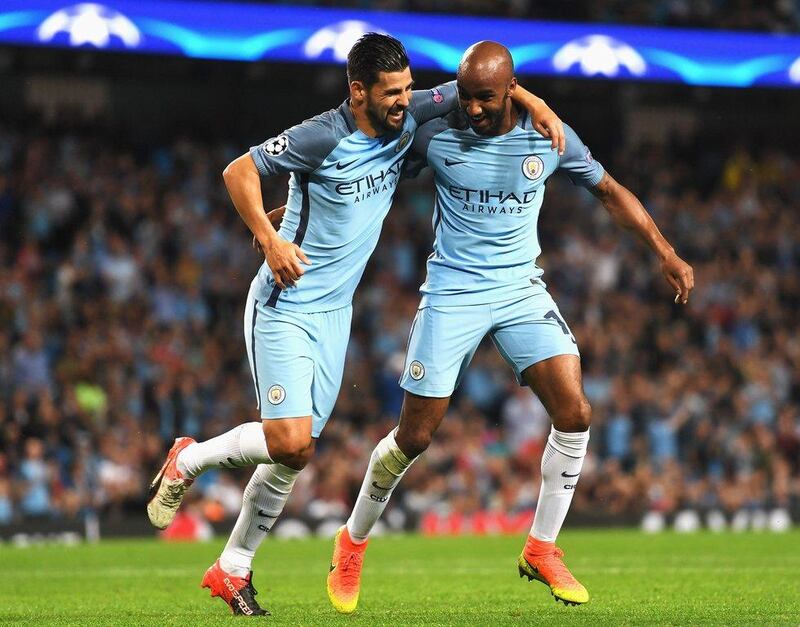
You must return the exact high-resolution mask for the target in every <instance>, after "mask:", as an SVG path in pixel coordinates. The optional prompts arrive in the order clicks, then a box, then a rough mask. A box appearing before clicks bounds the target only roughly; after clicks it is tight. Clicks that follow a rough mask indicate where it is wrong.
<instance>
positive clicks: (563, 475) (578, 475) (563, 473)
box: [561, 470, 581, 477]
mask: <svg viewBox="0 0 800 627" xmlns="http://www.w3.org/2000/svg"><path fill="white" fill-rule="evenodd" d="M561 476H562V477H580V476H581V473H576V474H574V475H570V474H567V471H566V470H565V471H564V472H562V473H561Z"/></svg>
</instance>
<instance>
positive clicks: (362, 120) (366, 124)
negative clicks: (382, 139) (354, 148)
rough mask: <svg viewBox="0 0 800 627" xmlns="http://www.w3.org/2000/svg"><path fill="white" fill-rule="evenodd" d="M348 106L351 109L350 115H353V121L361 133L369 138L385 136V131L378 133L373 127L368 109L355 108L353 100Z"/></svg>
mask: <svg viewBox="0 0 800 627" xmlns="http://www.w3.org/2000/svg"><path fill="white" fill-rule="evenodd" d="M348 106H349V107H350V113H352V114H353V119H354V120H355V122H356V127H357V128H358V130H359V131H361V132H362V133H364V135H366V136H367V137H378V136H379V135H383V131H378V130H376V129H375V127H374V126H372V122H370V119H369V116H368V115H367V110H366V107H356V106H353V101H352V100H351V101H350V102H349V103H348Z"/></svg>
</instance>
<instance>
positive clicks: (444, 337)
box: [400, 305, 491, 398]
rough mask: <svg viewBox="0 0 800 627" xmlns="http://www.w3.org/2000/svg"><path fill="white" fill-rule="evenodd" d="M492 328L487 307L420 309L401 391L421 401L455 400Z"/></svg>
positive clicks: (404, 369) (411, 334)
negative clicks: (466, 374) (460, 384)
mask: <svg viewBox="0 0 800 627" xmlns="http://www.w3.org/2000/svg"><path fill="white" fill-rule="evenodd" d="M490 328H491V315H490V313H489V309H488V307H487V306H485V305H471V306H454V307H432V306H431V307H423V308H421V309H419V310H418V311H417V315H416V317H415V318H414V322H413V323H412V326H411V332H410V334H409V340H408V351H407V352H406V361H405V367H404V368H403V374H402V375H401V377H400V387H402V388H403V389H404V390H405V391H406V392H410V393H412V394H415V395H417V396H421V397H430V398H443V397H449V396H451V395H452V393H453V390H454V389H455V388H456V386H457V384H458V382H459V380H460V378H461V375H462V374H463V372H464V370H466V368H467V366H468V365H469V362H470V360H471V359H472V356H473V355H474V354H475V351H476V350H477V348H478V346H479V345H480V342H481V340H482V339H483V337H484V336H485V335H486V333H488V331H489V329H490Z"/></svg>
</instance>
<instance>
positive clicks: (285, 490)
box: [264, 464, 300, 494]
mask: <svg viewBox="0 0 800 627" xmlns="http://www.w3.org/2000/svg"><path fill="white" fill-rule="evenodd" d="M268 468H269V475H268V476H267V477H266V479H265V480H264V483H265V484H267V485H268V486H269V487H270V488H272V489H273V490H274V491H275V492H278V493H280V494H289V492H291V491H292V487H293V486H294V481H295V479H297V475H299V474H300V471H299V470H296V469H295V468H289V467H288V466H284V465H283V464H272V465H270V466H269V467H268Z"/></svg>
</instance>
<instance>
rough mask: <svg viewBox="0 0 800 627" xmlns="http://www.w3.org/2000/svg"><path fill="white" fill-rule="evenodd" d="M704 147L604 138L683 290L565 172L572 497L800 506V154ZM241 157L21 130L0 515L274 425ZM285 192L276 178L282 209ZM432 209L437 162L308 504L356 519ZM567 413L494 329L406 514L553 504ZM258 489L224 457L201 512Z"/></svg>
mask: <svg viewBox="0 0 800 627" xmlns="http://www.w3.org/2000/svg"><path fill="white" fill-rule="evenodd" d="M579 4H580V3H579ZM606 4H607V5H608V6H613V5H614V3H606ZM626 4H627V3H626ZM630 4H634V5H637V4H642V3H630ZM665 4H676V3H665ZM736 4H737V5H739V4H742V5H746V4H747V3H736ZM696 141H697V144H696V145H692V144H691V143H690V144H682V145H675V146H671V147H669V148H668V149H664V148H663V147H656V146H652V145H647V144H643V145H640V146H638V147H636V148H634V149H630V150H623V149H620V150H619V151H618V152H617V153H616V154H614V155H613V158H611V157H605V156H604V155H603V154H596V156H597V158H598V159H600V160H601V162H603V163H604V164H605V165H606V166H607V167H608V168H609V170H610V171H611V172H612V173H613V174H615V176H616V177H617V178H618V179H619V180H620V181H622V182H624V183H625V184H627V185H628V186H629V187H630V188H631V189H632V190H634V191H635V192H636V193H637V194H639V195H640V197H641V198H642V200H643V202H644V203H645V205H646V206H647V207H648V209H649V211H650V212H651V213H652V215H653V216H654V218H655V219H656V221H657V223H658V224H659V225H661V226H662V227H663V230H664V232H665V234H667V236H668V237H669V238H670V239H671V241H672V242H673V243H674V244H675V246H676V248H677V249H678V250H679V252H680V253H681V254H682V255H683V256H684V257H685V258H686V259H687V260H688V261H689V262H690V263H692V264H693V266H694V269H695V276H696V281H697V290H696V293H695V294H694V295H693V297H692V299H691V302H690V304H689V305H688V306H687V307H680V306H677V305H674V304H673V302H672V294H671V293H670V289H669V288H668V287H667V285H666V283H665V282H664V280H663V278H662V277H661V276H660V275H659V270H658V264H657V262H656V261H655V260H654V258H653V257H652V255H651V254H650V253H649V251H648V250H646V249H644V248H643V247H642V246H641V245H640V244H639V243H638V242H636V241H633V239H632V238H631V237H630V236H629V235H627V234H625V233H623V232H622V231H620V230H619V229H617V228H616V227H614V225H613V224H611V223H610V221H609V219H608V217H607V214H606V213H605V211H604V210H603V209H602V207H601V206H600V205H599V204H598V202H597V201H596V200H595V199H594V198H593V197H592V196H591V195H589V194H588V193H586V192H585V191H583V190H581V189H579V188H577V187H574V186H572V185H571V183H569V181H568V179H566V178H565V177H563V178H562V177H561V176H556V177H554V178H553V179H552V180H551V182H550V183H549V185H548V192H547V195H546V197H545V201H544V207H543V210H542V218H541V221H540V235H541V242H542V248H543V250H544V254H543V255H542V257H541V258H540V265H541V266H542V267H543V268H544V269H545V276H544V279H545V281H546V282H547V283H548V285H549V287H550V289H551V291H552V293H553V295H554V297H555V299H556V301H557V302H558V303H559V305H560V308H561V311H562V313H563V314H564V316H565V317H566V319H567V321H568V323H569V324H570V326H571V328H572V331H573V332H574V334H575V336H576V337H577V339H578V344H579V347H580V349H581V351H582V359H583V366H584V377H585V381H584V383H585V388H586V392H587V395H588V396H589V398H590V401H591V402H592V405H593V407H594V423H593V426H592V438H591V444H590V454H589V456H588V458H587V461H586V465H585V467H584V472H583V474H582V476H581V481H580V484H579V486H578V490H577V492H576V495H575V501H574V505H573V510H574V511H575V513H576V514H578V513H581V512H583V513H587V514H597V513H601V514H603V515H608V516H610V517H613V516H618V517H625V516H627V517H631V516H637V517H641V516H643V515H644V514H645V513H647V512H659V513H662V514H665V515H673V514H675V513H676V512H679V511H681V510H685V509H687V508H689V509H693V510H696V511H698V512H701V513H705V512H710V511H718V512H721V513H722V514H723V515H724V516H726V517H727V518H728V519H732V518H733V517H734V516H735V515H736V514H737V513H739V512H761V511H770V510H772V509H774V508H783V509H785V510H788V511H791V512H792V513H793V515H794V517H795V520H798V513H800V315H798V311H800V222H798V220H797V216H796V209H795V208H796V207H797V206H800V160H798V159H797V155H794V156H791V155H789V154H787V153H784V152H780V151H777V150H770V149H769V148H768V147H767V146H761V147H759V151H758V152H757V153H756V152H753V151H749V150H747V149H745V148H743V147H741V146H735V145H733V146H731V147H728V146H726V147H724V148H723V147H720V148H718V149H715V148H714V146H713V145H708V144H705V143H702V142H701V141H700V138H697V140H696ZM700 145H702V150H699V149H698V146H700ZM242 148H243V147H242V146H236V145H223V144H218V145H217V144H215V145H209V144H207V143H203V142H202V141H200V140H198V139H180V140H177V141H175V142H173V143H170V144H169V145H162V146H142V145H134V144H130V145H128V144H126V143H125V142H124V141H123V140H122V139H120V138H119V137H111V136H109V135H106V134H104V133H101V132H99V131H97V130H90V129H87V128H82V129H65V128H56V129H52V128H46V127H44V126H34V127H32V128H28V129H24V130H21V129H20V128H19V127H17V128H8V127H6V128H3V127H1V126H0V425H2V429H0V525H3V524H9V523H13V522H19V521H21V520H27V519H29V518H58V517H62V518H69V517H73V516H76V515H79V514H81V513H82V512H84V511H87V510H97V511H100V512H103V513H104V514H105V515H108V516H111V517H118V518H124V517H126V516H141V515H142V514H143V502H144V495H145V491H146V486H147V483H148V482H149V479H150V476H151V473H152V472H154V470H155V469H156V467H157V465H158V464H159V463H160V460H161V459H162V456H163V453H164V451H165V450H166V449H167V447H168V446H169V443H170V441H171V439H172V438H173V437H175V436H176V435H177V434H187V435H192V436H194V437H196V438H207V437H210V436H212V435H215V434H218V433H220V432H221V431H224V430H226V429H228V428H230V427H231V426H233V425H235V424H238V423H240V422H242V421H247V420H254V419H256V413H255V410H254V407H255V395H254V391H253V384H252V379H251V376H250V372H249V369H248V365H247V358H246V354H245V350H244V341H243V331H242V316H243V307H244V303H245V296H246V293H247V288H248V285H249V282H250V280H251V278H252V276H253V274H254V272H255V271H256V268H257V266H258V264H259V263H260V260H259V256H258V254H257V253H256V252H255V251H254V250H253V249H252V248H251V244H250V237H249V235H248V232H247V230H246V227H245V226H244V225H243V224H242V223H241V221H240V219H239V217H238V215H237V214H236V212H235V210H234V209H233V208H232V206H231V204H230V202H229V201H228V198H227V194H226V192H225V190H224V188H223V186H222V182H221V175H220V174H221V171H222V169H223V167H224V166H225V165H226V164H227V163H228V162H229V161H230V160H231V159H233V158H234V157H236V156H237V155H238V154H239V153H240V152H241V150H242ZM698 155H701V156H698ZM284 190H285V188H284V185H283V182H280V184H277V185H275V186H273V187H272V188H271V189H270V190H269V198H270V200H271V202H275V203H276V204H277V203H278V202H280V200H281V199H282V198H283V197H284V193H285V191H284ZM432 201H433V188H432V184H431V182H430V180H429V179H427V178H424V177H423V178H421V179H419V180H416V181H412V182H404V183H402V184H401V186H400V189H399V192H398V194H397V196H396V199H395V205H394V208H393V209H392V211H391V212H390V216H389V219H388V220H387V223H386V225H385V228H384V233H383V236H382V241H381V244H380V245H379V247H378V249H377V251H376V253H375V255H374V257H373V259H372V261H371V262H370V265H369V267H368V270H367V273H366V275H365V279H364V281H363V283H362V285H361V287H360V288H359V290H358V291H357V293H356V301H355V310H354V322H353V333H352V339H351V343H350V348H349V356H348V364H347V367H346V372H345V379H344V382H343V385H342V392H341V396H340V398H339V401H338V404H337V406H336V410H335V412H334V415H333V417H332V419H331V421H330V422H329V424H328V427H327V429H326V431H325V432H324V433H323V435H322V438H321V440H320V443H319V446H318V455H317V457H316V458H315V459H314V461H313V462H312V463H311V464H310V466H309V467H308V468H307V469H306V470H305V471H304V472H303V473H302V474H301V477H300V480H299V482H298V484H297V487H296V489H295V491H294V494H293V495H292V497H291V499H290V502H289V504H288V510H289V512H291V513H294V514H297V515H302V516H305V517H308V518H311V519H316V520H322V519H325V518H331V517H334V518H335V517H342V516H345V515H346V514H347V513H348V512H349V509H350V506H351V503H352V500H353V498H354V496H355V495H356V493H357V490H358V487H359V485H360V482H361V479H362V476H363V472H364V469H365V466H366V463H367V459H368V457H369V454H370V452H371V450H372V447H373V446H374V444H375V443H376V442H377V441H378V440H379V439H380V438H381V437H382V436H383V435H384V434H385V433H386V432H388V430H389V429H391V428H392V426H393V425H394V423H395V422H396V418H397V415H398V411H399V409H400V404H401V401H402V391H401V390H400V388H399V387H398V385H397V378H398V376H399V373H400V370H401V368H402V365H403V357H404V349H405V343H406V338H407V334H408V329H409V324H410V322H411V320H412V318H413V316H414V312H415V309H416V306H417V302H418V297H417V292H416V290H417V287H418V285H419V284H420V283H421V281H422V278H423V276H424V261H425V259H426V257H427V255H428V253H429V251H430V245H431V243H430V242H431V227H430V220H431V207H432ZM548 430H549V420H548V417H547V414H546V412H545V411H544V409H543V407H542V406H541V404H540V403H539V402H538V401H537V399H536V398H535V397H534V396H533V395H532V394H531V393H530V391H529V390H528V389H526V388H520V387H518V386H517V385H515V384H514V382H513V377H512V374H511V371H510V369H509V368H508V367H507V366H506V365H505V363H504V362H503V361H502V359H501V358H500V356H499V355H498V354H497V352H496V351H495V349H494V348H493V347H492V346H491V344H490V343H487V344H486V345H484V346H483V347H482V348H481V349H480V350H479V351H478V353H477V354H476V356H475V359H474V360H473V363H472V366H471V368H470V370H469V373H468V375H467V376H466V378H465V380H464V382H463V384H462V386H461V388H460V389H459V390H458V392H457V394H456V396H455V397H454V400H453V403H452V407H451V411H450V413H449V415H448V416H447V418H446V420H445V422H444V424H443V425H442V427H441V429H440V431H439V433H438V434H437V437H436V439H435V441H434V443H433V445H432V446H431V448H430V449H429V450H428V451H427V453H426V454H425V455H424V457H423V458H422V459H421V460H420V461H419V462H418V463H417V464H415V465H414V466H413V467H412V469H411V470H410V472H409V473H408V475H407V477H406V479H405V480H404V482H403V483H402V484H401V488H400V489H399V490H398V492H397V497H396V498H395V499H394V500H393V504H392V508H393V510H394V511H393V512H392V515H394V516H396V517H401V518H409V517H412V518H417V517H420V516H422V515H424V514H425V513H428V512H436V513H439V514H441V515H447V514H450V513H463V514H470V513H474V512H477V511H483V510H490V511H501V512H508V513H517V512H524V511H528V510H530V509H532V508H533V507H535V504H536V498H537V486H538V480H539V479H538V474H539V460H540V455H541V451H542V448H543V443H544V440H545V438H546V436H547V433H548ZM246 480H247V475H246V474H244V472H237V473H236V474H233V473H230V472H227V471H221V472H211V473H208V474H206V475H204V476H203V477H202V478H201V479H200V480H199V481H198V482H197V484H196V487H195V488H193V490H192V493H193V495H194V497H193V505H192V506H193V507H195V508H197V509H198V510H199V511H202V512H203V513H204V514H205V515H206V516H207V517H208V518H209V519H210V520H220V519H224V518H226V517H232V516H235V515H236V513H237V512H238V507H239V504H240V498H241V490H242V487H243V485H244V483H245V482H246Z"/></svg>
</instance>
